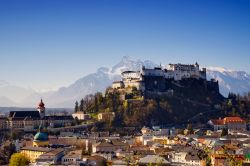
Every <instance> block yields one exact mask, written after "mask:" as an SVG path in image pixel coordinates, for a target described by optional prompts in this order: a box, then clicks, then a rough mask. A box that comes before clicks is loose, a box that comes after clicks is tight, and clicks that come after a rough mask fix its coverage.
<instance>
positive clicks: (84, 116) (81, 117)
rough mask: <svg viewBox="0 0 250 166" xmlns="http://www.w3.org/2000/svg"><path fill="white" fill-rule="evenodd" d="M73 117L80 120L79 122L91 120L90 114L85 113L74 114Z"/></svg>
mask: <svg viewBox="0 0 250 166" xmlns="http://www.w3.org/2000/svg"><path fill="white" fill-rule="evenodd" d="M72 117H73V118H74V119H76V118H77V119H78V120H88V119H89V118H90V116H89V114H85V113H84V112H80V111H79V112H75V113H73V114H72Z"/></svg>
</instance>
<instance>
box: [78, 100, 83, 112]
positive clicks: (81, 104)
mask: <svg viewBox="0 0 250 166" xmlns="http://www.w3.org/2000/svg"><path fill="white" fill-rule="evenodd" d="M79 110H80V111H81V112H83V110H84V100H83V99H82V100H81V101H80V107H79Z"/></svg>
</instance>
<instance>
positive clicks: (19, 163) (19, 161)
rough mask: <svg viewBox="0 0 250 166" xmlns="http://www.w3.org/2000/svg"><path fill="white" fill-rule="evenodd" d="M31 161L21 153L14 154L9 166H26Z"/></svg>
mask: <svg viewBox="0 0 250 166" xmlns="http://www.w3.org/2000/svg"><path fill="white" fill-rule="evenodd" d="M28 163H29V160H28V159H27V158H26V157H25V156H24V155H22V154H21V153H14V154H13V155H12V156H11V158H10V163H9V166H26V165H27V164H28Z"/></svg>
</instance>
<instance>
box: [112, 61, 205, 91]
mask: <svg viewBox="0 0 250 166" xmlns="http://www.w3.org/2000/svg"><path fill="white" fill-rule="evenodd" d="M121 76H122V80H121V81H115V82H113V84H112V88H113V89H121V88H129V87H135V88H136V89H138V90H141V91H145V90H150V89H155V90H158V91H166V82H167V81H166V80H176V81H178V80H183V79H188V78H196V79H204V80H206V68H203V69H202V70H200V68H199V64H198V63H195V64H191V65H186V64H180V63H178V64H169V65H168V66H167V67H162V66H161V67H155V68H154V69H147V68H145V67H142V68H141V70H140V71H124V72H122V73H121Z"/></svg>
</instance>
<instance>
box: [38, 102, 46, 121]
mask: <svg viewBox="0 0 250 166" xmlns="http://www.w3.org/2000/svg"><path fill="white" fill-rule="evenodd" d="M37 111H39V114H40V117H41V118H44V117H45V104H44V103H43V99H41V101H40V103H39V104H38V107H37Z"/></svg>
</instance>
